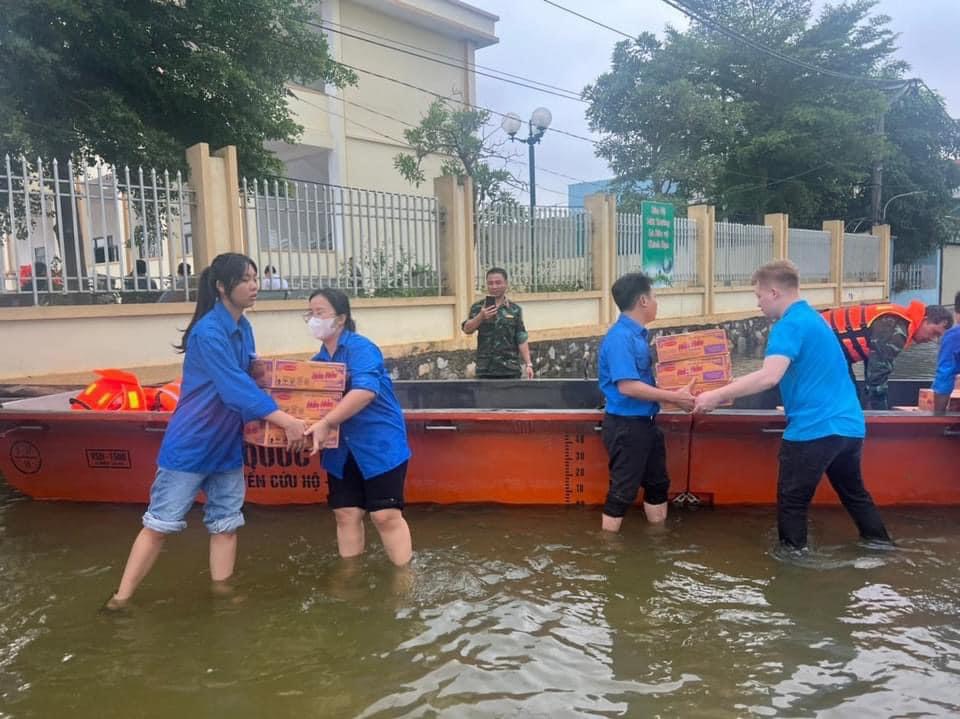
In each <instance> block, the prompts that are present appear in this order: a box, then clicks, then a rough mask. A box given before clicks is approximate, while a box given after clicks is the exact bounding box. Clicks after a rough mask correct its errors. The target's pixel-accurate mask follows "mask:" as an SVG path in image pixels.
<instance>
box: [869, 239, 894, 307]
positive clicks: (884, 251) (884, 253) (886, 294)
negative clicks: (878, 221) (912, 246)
mask: <svg viewBox="0 0 960 719" xmlns="http://www.w3.org/2000/svg"><path fill="white" fill-rule="evenodd" d="M870 233H871V234H873V235H876V236H877V237H879V238H880V278H881V279H882V280H883V299H885V300H887V301H889V300H890V273H891V272H892V270H893V268H892V267H891V266H890V262H891V260H892V257H891V255H892V254H893V253H892V252H891V245H890V225H874V226H873V227H872V228H871V230H870Z"/></svg>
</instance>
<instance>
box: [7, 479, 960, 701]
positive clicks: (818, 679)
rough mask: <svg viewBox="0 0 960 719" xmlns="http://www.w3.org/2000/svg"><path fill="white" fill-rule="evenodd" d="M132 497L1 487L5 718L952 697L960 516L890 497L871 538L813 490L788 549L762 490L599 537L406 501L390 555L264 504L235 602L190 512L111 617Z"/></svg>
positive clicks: (547, 519) (322, 514) (959, 656)
mask: <svg viewBox="0 0 960 719" xmlns="http://www.w3.org/2000/svg"><path fill="white" fill-rule="evenodd" d="M0 491H3V490H0ZM141 511H142V508H139V507H135V506H96V505H77V504H74V505H70V504H45V503H40V502H32V501H29V500H24V499H21V498H17V497H12V496H10V495H9V494H6V495H0V576H2V578H3V581H2V582H0V717H3V718H6V717H61V716H70V717H113V716H117V717H120V716H123V717H134V716H136V717H152V716H158V717H159V716H171V715H172V716H177V714H178V713H179V715H180V716H183V717H226V716H230V717H240V718H243V717H262V716H278V717H286V716H290V717H319V716H323V717H341V716H342V717H353V716H361V717H371V718H373V717H376V718H378V719H379V718H385V717H434V716H444V717H490V716H505V717H512V716H523V717H534V716H542V717H567V716H580V717H582V716H603V717H606V716H636V717H646V716H664V717H732V716H758V717H767V716H769V717H782V716H790V717H801V716H851V717H862V716H905V715H910V716H956V715H957V714H958V713H960V690H958V689H957V687H958V686H960V629H958V626H957V623H956V617H957V616H958V613H960V553H958V551H957V543H958V542H960V528H958V527H960V523H958V520H960V509H943V510H938V509H923V510H917V509H909V510H907V509H902V510H895V511H891V510H888V511H886V512H885V518H886V519H887V522H888V525H889V526H890V528H891V531H893V532H895V534H896V535H897V536H898V537H900V546H899V547H898V549H896V550H895V551H878V550H874V549H870V548H865V547H861V546H859V545H857V544H855V543H853V541H852V537H853V531H852V525H851V524H850V522H849V519H848V518H847V517H846V515H845V514H843V512H842V510H832V509H825V508H819V507H818V508H817V509H816V511H815V513H814V525H813V527H812V537H813V539H814V540H815V541H816V543H817V546H818V549H817V550H816V551H815V552H813V553H811V554H810V555H808V556H806V557H802V558H800V559H794V560H791V559H789V558H787V559H783V558H778V557H777V556H776V555H775V553H774V552H772V551H771V548H772V543H773V540H774V538H775V533H774V529H773V516H772V511H771V510H770V509H766V508H754V509H723V510H707V509H702V510H700V511H696V512H676V513H674V514H673V515H672V516H671V518H670V520H669V522H668V524H669V526H668V529H667V531H665V532H654V531H651V530H650V529H649V528H648V527H646V526H644V525H643V524H642V523H641V522H640V521H634V522H630V521H629V520H628V522H627V523H626V524H625V532H624V535H623V536H621V537H617V538H612V539H611V538H606V537H604V536H602V535H601V534H600V533H599V532H598V531H597V527H598V525H599V516H598V513H597V512H598V510H596V509H578V508H560V507H551V508H507V507H489V506H483V507H462V506H461V507H452V508H440V507H415V508H413V509H412V510H410V511H409V516H410V520H411V526H412V528H413V531H414V538H415V543H416V545H417V547H418V553H417V556H416V560H415V564H414V567H413V568H412V569H410V570H408V571H399V572H398V571H395V570H394V569H392V568H391V567H390V566H389V565H388V563H387V561H386V558H385V557H384V556H383V553H382V551H381V550H380V549H379V548H378V547H377V548H374V550H373V551H372V552H371V553H370V555H368V556H367V557H365V558H362V559H360V560H358V561H353V562H343V561H341V560H339V559H338V558H337V556H336V552H335V544H334V527H333V521H332V518H331V516H330V513H329V512H327V511H325V510H323V509H321V508H317V507H301V508H296V507H293V508H259V507H254V508H251V509H250V510H249V511H248V522H249V524H248V526H247V527H246V528H245V529H244V530H243V534H242V539H241V570H240V573H239V576H238V578H237V592H236V593H235V594H234V595H233V596H232V597H228V598H219V597H214V596H211V594H210V592H209V589H208V586H207V580H206V566H205V562H206V536H205V534H204V533H203V530H202V526H201V524H200V522H199V516H195V517H191V519H192V520H193V522H192V526H191V528H190V529H189V530H188V531H187V532H186V534H185V535H184V536H182V537H178V538H175V539H174V540H173V541H171V542H170V543H168V547H167V549H166V550H165V552H164V555H163V557H162V558H161V561H160V563H159V564H158V566H157V568H156V570H155V572H154V574H153V575H151V577H150V578H149V579H148V581H147V583H146V584H145V585H144V586H143V587H142V589H141V593H140V594H139V596H138V598H137V603H136V607H135V609H134V611H133V612H132V613H131V614H129V615H127V616H121V617H114V616H104V615H102V614H99V613H98V612H97V608H98V606H99V605H100V604H101V603H102V602H103V601H104V600H105V599H106V598H107V596H108V595H109V594H110V592H111V590H112V589H113V587H114V584H113V583H114V582H116V581H117V578H118V576H119V572H120V569H121V562H122V561H123V559H124V558H125V553H126V551H127V549H128V547H129V542H130V540H131V539H132V536H133V534H134V532H135V531H136V528H137V523H138V517H139V514H140V512H141ZM637 519H639V516H638V517H637ZM370 534H371V535H373V534H374V533H372V532H371V533H370Z"/></svg>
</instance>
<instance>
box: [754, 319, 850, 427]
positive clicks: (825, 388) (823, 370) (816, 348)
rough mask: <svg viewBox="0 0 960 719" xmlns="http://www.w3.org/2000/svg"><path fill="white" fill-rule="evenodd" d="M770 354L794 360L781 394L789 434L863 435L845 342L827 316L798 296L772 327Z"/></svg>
mask: <svg viewBox="0 0 960 719" xmlns="http://www.w3.org/2000/svg"><path fill="white" fill-rule="evenodd" d="M766 356H767V357H772V356H782V357H786V358H788V359H789V360H790V366H789V367H788V368H787V371H786V373H785V374H784V375H783V379H781V380H780V396H781V397H782V398H783V407H784V411H785V412H786V415H787V429H786V431H785V432H784V433H783V438H784V439H787V440H790V441H792V442H806V441H809V440H812V439H820V438H821V437H829V436H831V435H839V436H841V437H863V436H864V435H865V434H866V424H865V423H864V420H863V410H862V409H861V408H860V400H859V399H858V398H857V390H856V387H855V386H854V384H853V382H851V381H850V371H849V369H848V368H847V360H846V358H845V357H844V355H843V349H841V346H840V343H839V342H837V338H836V336H835V335H834V333H833V330H832V329H831V328H830V325H828V324H827V323H826V322H824V321H823V317H821V316H820V313H818V312H817V311H816V310H814V309H813V308H812V307H811V306H810V305H809V304H807V302H806V301H805V300H797V301H796V302H794V303H793V304H792V305H790V307H789V308H787V311H786V312H785V313H784V315H783V317H781V318H780V319H779V320H777V321H776V322H775V323H774V325H773V327H772V328H771V329H770V337H769V339H768V340H767V351H766Z"/></svg>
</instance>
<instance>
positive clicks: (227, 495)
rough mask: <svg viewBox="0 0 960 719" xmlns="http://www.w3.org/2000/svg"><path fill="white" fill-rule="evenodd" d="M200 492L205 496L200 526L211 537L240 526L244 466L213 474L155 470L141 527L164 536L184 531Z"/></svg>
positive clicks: (241, 522) (241, 520) (244, 485)
mask: <svg viewBox="0 0 960 719" xmlns="http://www.w3.org/2000/svg"><path fill="white" fill-rule="evenodd" d="M200 491H203V493H204V494H205V495H206V504H204V505H203V523H204V524H205V525H206V527H207V530H208V531H209V532H210V534H223V533H227V532H235V531H236V530H237V529H238V528H240V527H242V526H243V524H244V520H243V512H241V511H240V510H241V509H242V508H243V497H244V494H245V492H246V484H245V482H244V479H243V467H237V468H236V469H231V470H229V471H227V472H215V473H213V474H203V473H201V472H181V471H179V470H175V469H164V468H163V467H157V476H156V477H155V478H154V480H153V486H151V487H150V506H149V507H147V511H146V513H145V514H144V515H143V526H144V527H146V528H147V529H152V530H153V531H155V532H162V533H163V534H172V533H173V532H180V531H183V530H184V529H185V528H186V526H187V523H186V522H185V521H184V517H186V516H187V512H189V511H190V508H191V507H193V503H194V502H195V501H196V499H197V494H198V493H199V492H200Z"/></svg>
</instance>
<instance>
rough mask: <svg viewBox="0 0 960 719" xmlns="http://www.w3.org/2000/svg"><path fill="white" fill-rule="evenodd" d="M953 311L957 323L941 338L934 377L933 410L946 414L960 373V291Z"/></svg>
mask: <svg viewBox="0 0 960 719" xmlns="http://www.w3.org/2000/svg"><path fill="white" fill-rule="evenodd" d="M953 313H954V314H955V315H956V319H957V323H956V324H955V325H954V326H953V328H952V329H949V330H947V332H946V334H944V335H943V339H941V340H940V353H939V354H938V355H937V375H936V377H934V378H933V412H934V414H944V413H945V412H946V411H947V405H948V404H949V403H950V395H951V393H952V392H953V388H954V387H955V386H956V383H957V375H958V374H960V292H958V293H957V294H956V295H955V296H954V298H953Z"/></svg>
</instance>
